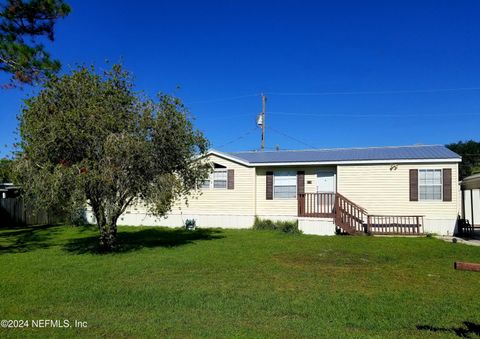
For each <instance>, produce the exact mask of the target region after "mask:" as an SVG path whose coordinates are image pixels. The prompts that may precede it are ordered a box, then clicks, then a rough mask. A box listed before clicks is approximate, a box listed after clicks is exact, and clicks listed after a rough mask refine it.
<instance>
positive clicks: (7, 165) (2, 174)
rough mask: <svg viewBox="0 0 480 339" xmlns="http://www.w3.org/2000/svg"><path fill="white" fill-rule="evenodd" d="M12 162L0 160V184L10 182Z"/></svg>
mask: <svg viewBox="0 0 480 339" xmlns="http://www.w3.org/2000/svg"><path fill="white" fill-rule="evenodd" d="M12 179H13V176H12V160H10V159H6V158H5V159H0V183H2V182H12Z"/></svg>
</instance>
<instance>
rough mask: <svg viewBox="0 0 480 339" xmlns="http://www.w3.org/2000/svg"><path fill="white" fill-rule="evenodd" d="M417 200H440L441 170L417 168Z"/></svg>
mask: <svg viewBox="0 0 480 339" xmlns="http://www.w3.org/2000/svg"><path fill="white" fill-rule="evenodd" d="M418 193H419V198H420V199H419V200H442V170H441V169H421V170H418Z"/></svg>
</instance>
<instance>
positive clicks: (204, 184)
mask: <svg viewBox="0 0 480 339" xmlns="http://www.w3.org/2000/svg"><path fill="white" fill-rule="evenodd" d="M200 188H201V189H209V188H210V177H209V178H208V179H205V180H203V181H202V183H201V184H200Z"/></svg>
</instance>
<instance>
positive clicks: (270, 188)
mask: <svg viewBox="0 0 480 339" xmlns="http://www.w3.org/2000/svg"><path fill="white" fill-rule="evenodd" d="M272 199H273V172H267V200H272Z"/></svg>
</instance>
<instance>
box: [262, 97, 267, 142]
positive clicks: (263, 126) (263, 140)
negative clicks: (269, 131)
mask: <svg viewBox="0 0 480 339" xmlns="http://www.w3.org/2000/svg"><path fill="white" fill-rule="evenodd" d="M266 106H267V96H266V95H265V94H263V93H262V151H263V150H264V149H265V110H266Z"/></svg>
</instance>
